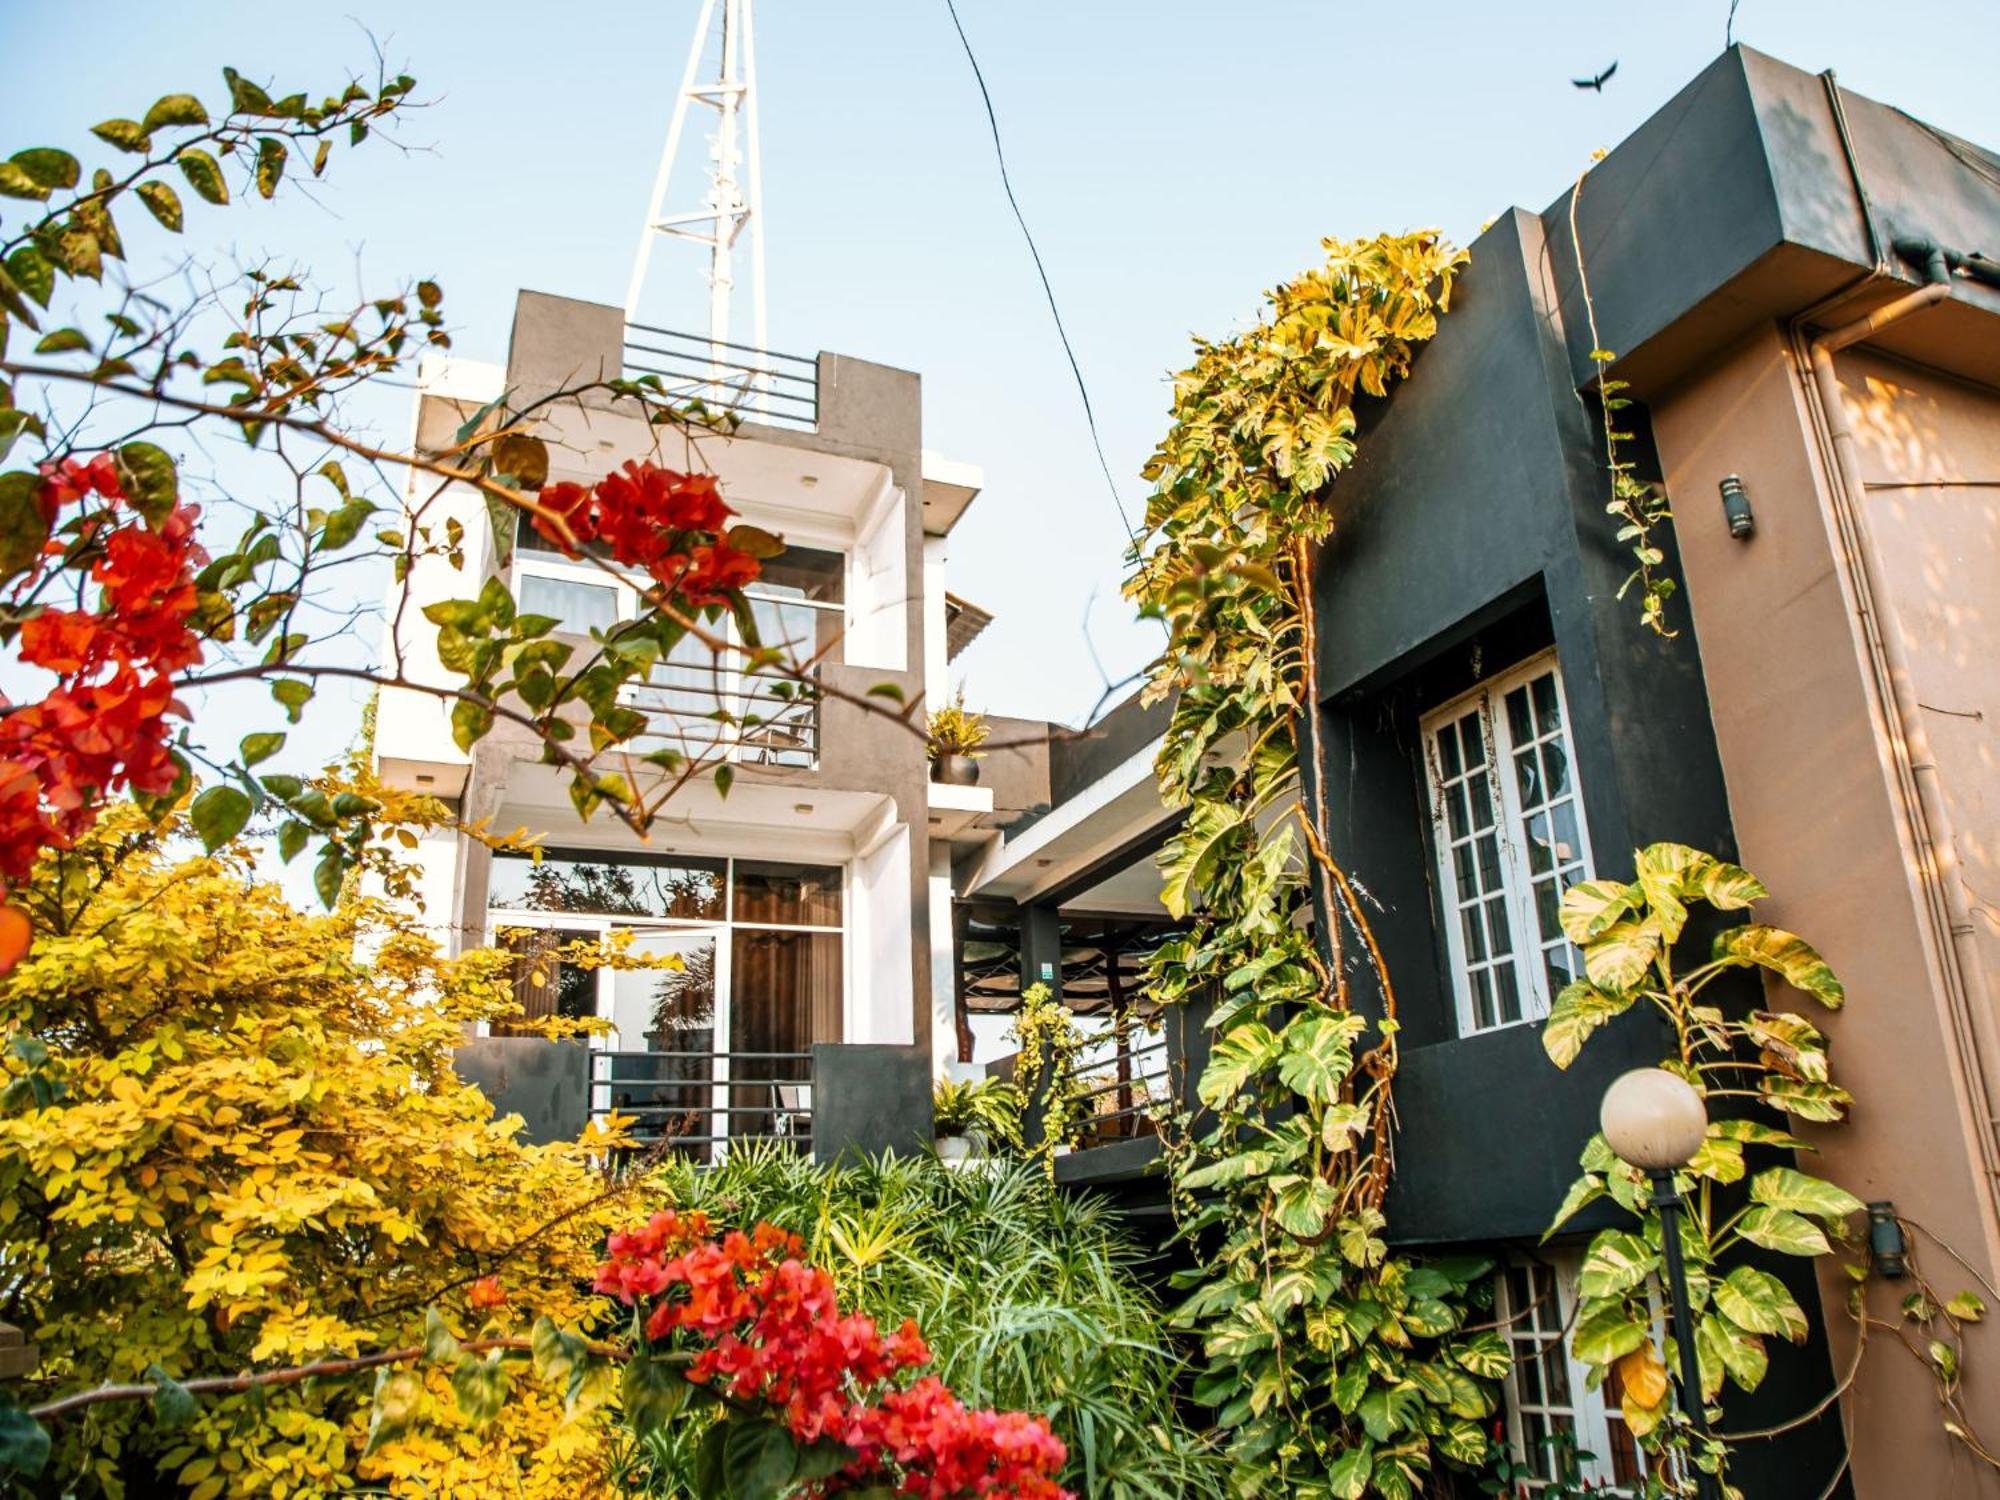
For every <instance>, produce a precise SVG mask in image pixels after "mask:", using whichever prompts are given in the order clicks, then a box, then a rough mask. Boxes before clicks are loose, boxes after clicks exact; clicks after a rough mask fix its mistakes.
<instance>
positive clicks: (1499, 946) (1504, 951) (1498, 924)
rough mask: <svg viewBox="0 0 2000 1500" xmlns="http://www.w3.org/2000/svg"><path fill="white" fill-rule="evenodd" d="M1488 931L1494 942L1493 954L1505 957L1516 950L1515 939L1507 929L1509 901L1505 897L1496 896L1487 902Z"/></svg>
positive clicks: (1496, 956) (1497, 956)
mask: <svg viewBox="0 0 2000 1500" xmlns="http://www.w3.org/2000/svg"><path fill="white" fill-rule="evenodd" d="M1486 932H1487V936H1488V937H1489V938H1491V939H1492V942H1493V956H1494V957H1495V958H1505V957H1506V956H1507V955H1508V954H1510V953H1512V952H1513V951H1514V940H1513V938H1512V937H1511V936H1510V935H1509V933H1508V929H1507V902H1506V899H1505V898H1504V897H1501V896H1495V897H1493V899H1492V900H1490V901H1488V902H1487V903H1486Z"/></svg>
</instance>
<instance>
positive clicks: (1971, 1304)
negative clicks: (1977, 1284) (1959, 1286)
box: [1944, 1292, 1986, 1323]
mask: <svg viewBox="0 0 2000 1500" xmlns="http://www.w3.org/2000/svg"><path fill="white" fill-rule="evenodd" d="M1944 1310H1945V1311H1946V1312H1948V1313H1950V1314H1951V1315H1952V1316H1953V1317H1954V1318H1956V1319H1958V1321H1959V1322H1961V1323H1977V1322H1978V1321H1979V1320H1980V1319H1981V1318H1983V1317H1985V1316H1986V1304H1985V1303H1984V1302H1982V1301H1980V1300H1979V1297H1978V1295H1977V1294H1976V1293H1973V1292H1960V1293H1959V1294H1958V1295H1957V1296H1956V1297H1953V1298H1952V1299H1951V1300H1950V1301H1949V1302H1947V1303H1945V1305H1944Z"/></svg>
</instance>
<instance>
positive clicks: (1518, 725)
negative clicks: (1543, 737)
mask: <svg viewBox="0 0 2000 1500" xmlns="http://www.w3.org/2000/svg"><path fill="white" fill-rule="evenodd" d="M1507 732H1508V733H1509V734H1511V735H1512V736H1513V737H1514V743H1515V744H1517V745H1521V744H1526V743H1527V742H1528V741H1529V740H1532V739H1533V738H1534V737H1535V731H1534V727H1533V725H1531V724H1530V723H1529V722H1528V690H1527V689H1526V688H1515V689H1514V691H1513V692H1511V693H1509V694H1508V695H1507Z"/></svg>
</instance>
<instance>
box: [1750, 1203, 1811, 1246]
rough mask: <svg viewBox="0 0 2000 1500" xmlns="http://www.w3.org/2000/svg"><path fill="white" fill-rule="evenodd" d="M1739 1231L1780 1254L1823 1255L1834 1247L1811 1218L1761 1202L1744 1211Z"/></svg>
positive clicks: (1755, 1242)
mask: <svg viewBox="0 0 2000 1500" xmlns="http://www.w3.org/2000/svg"><path fill="white" fill-rule="evenodd" d="M1736 1232H1737V1233H1738V1234H1740V1235H1742V1236H1743V1238H1744V1239H1746V1240H1748V1241H1749V1242H1750V1243H1751V1244H1753V1245H1762V1246H1763V1247H1764V1248H1765V1249H1766V1250H1776V1251H1777V1252H1778V1253H1779V1254H1781V1255H1824V1254H1826V1253H1827V1251H1829V1250H1830V1249H1832V1248H1833V1247H1832V1246H1831V1245H1829V1244H1827V1242H1826V1236H1825V1235H1824V1234H1822V1233H1821V1232H1820V1229H1819V1226H1818V1225H1817V1224H1815V1223H1813V1221H1812V1220H1811V1219H1808V1218H1805V1217H1804V1216H1802V1215H1800V1214H1795V1213H1792V1212H1791V1211H1789V1210H1788V1209H1782V1208H1766V1207H1764V1206H1763V1205H1761V1204H1760V1205H1758V1206H1757V1207H1755V1208H1748V1209H1745V1210H1744V1211H1743V1217H1742V1218H1741V1219H1739V1220H1737V1221H1736Z"/></svg>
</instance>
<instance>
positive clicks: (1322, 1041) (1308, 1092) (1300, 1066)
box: [1278, 1016, 1365, 1104]
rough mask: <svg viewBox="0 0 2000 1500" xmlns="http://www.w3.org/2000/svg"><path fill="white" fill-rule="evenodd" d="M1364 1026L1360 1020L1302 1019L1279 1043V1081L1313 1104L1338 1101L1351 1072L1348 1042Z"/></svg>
mask: <svg viewBox="0 0 2000 1500" xmlns="http://www.w3.org/2000/svg"><path fill="white" fill-rule="evenodd" d="M1364 1024H1365V1023H1364V1022H1363V1021H1362V1020H1361V1018H1360V1017H1359V1016H1341V1017H1334V1016H1302V1017H1300V1018H1299V1019H1297V1020H1295V1021H1293V1022H1292V1023H1291V1024H1290V1025H1288V1026H1287V1027H1286V1028H1285V1029H1284V1032H1283V1034H1282V1035H1281V1036H1280V1038H1279V1040H1280V1043H1281V1047H1282V1050H1281V1052H1280V1053H1279V1057H1278V1081H1279V1082H1281V1083H1282V1084H1284V1085H1285V1087H1286V1088H1288V1089H1290V1090H1291V1091H1292V1092H1293V1093H1295V1094H1303V1095H1305V1097H1306V1098H1308V1099H1310V1100H1312V1101H1313V1102H1314V1103H1316V1104H1327V1103H1331V1102H1332V1101H1333V1100H1334V1099H1336V1098H1337V1097H1339V1094H1340V1088H1341V1085H1342V1084H1343V1083H1344V1082H1345V1081H1346V1079H1347V1075H1348V1074H1349V1073H1350V1072H1351V1071H1352V1070H1353V1066H1354V1053H1353V1050H1352V1048H1351V1045H1350V1044H1351V1042H1352V1041H1353V1038H1354V1035H1355V1033H1356V1032H1358V1031H1359V1030H1360V1029H1361V1027H1362V1026H1363V1025H1364Z"/></svg>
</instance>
